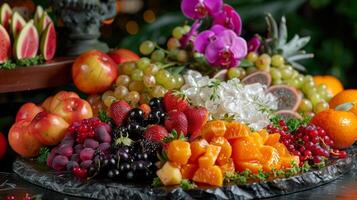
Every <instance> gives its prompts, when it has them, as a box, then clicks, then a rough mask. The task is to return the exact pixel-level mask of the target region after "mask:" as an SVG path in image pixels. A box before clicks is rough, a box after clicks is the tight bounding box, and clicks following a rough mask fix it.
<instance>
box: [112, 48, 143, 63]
mask: <svg viewBox="0 0 357 200" xmlns="http://www.w3.org/2000/svg"><path fill="white" fill-rule="evenodd" d="M108 56H109V57H111V58H112V59H113V61H114V62H115V63H116V64H118V65H120V64H122V63H125V62H130V61H137V60H139V59H140V57H139V56H138V55H137V54H136V53H134V52H132V51H130V50H129V49H116V50H114V51H111V52H109V53H108Z"/></svg>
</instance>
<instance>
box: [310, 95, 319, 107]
mask: <svg viewBox="0 0 357 200" xmlns="http://www.w3.org/2000/svg"><path fill="white" fill-rule="evenodd" d="M309 98H310V100H311V103H312V105H314V106H316V105H317V104H318V103H319V102H320V101H321V97H320V95H319V94H317V93H315V94H312V95H310V96H309Z"/></svg>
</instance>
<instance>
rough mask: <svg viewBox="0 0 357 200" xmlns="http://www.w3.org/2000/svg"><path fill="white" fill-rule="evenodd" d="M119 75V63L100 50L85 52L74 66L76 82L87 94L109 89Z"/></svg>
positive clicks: (73, 71) (73, 73) (73, 76)
mask: <svg viewBox="0 0 357 200" xmlns="http://www.w3.org/2000/svg"><path fill="white" fill-rule="evenodd" d="M117 76H118V67H117V64H116V63H115V62H114V61H113V60H112V59H111V58H110V57H109V56H108V55H107V54H105V53H103V52H101V51H98V50H91V51H87V52H85V53H83V54H82V55H80V56H79V57H78V58H77V59H76V60H75V61H74V64H73V66H72V78H73V82H74V84H75V85H76V86H77V88H78V89H79V90H80V91H82V92H84V93H87V94H96V93H101V92H104V91H106V90H108V89H109V88H110V87H111V85H112V83H113V82H114V81H115V79H116V78H117Z"/></svg>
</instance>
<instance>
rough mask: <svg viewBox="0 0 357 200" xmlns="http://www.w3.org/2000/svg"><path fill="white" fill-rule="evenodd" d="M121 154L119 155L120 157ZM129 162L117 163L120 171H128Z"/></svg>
mask: <svg viewBox="0 0 357 200" xmlns="http://www.w3.org/2000/svg"><path fill="white" fill-rule="evenodd" d="M121 157H122V156H120V158H121ZM130 168H131V167H130V164H129V163H121V164H120V165H119V170H120V171H122V172H126V171H129V170H130Z"/></svg>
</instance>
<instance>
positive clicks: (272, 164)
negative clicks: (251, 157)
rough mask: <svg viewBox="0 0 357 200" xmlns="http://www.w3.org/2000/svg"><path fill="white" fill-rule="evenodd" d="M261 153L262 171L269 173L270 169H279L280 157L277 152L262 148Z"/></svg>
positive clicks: (272, 149)
mask: <svg viewBox="0 0 357 200" xmlns="http://www.w3.org/2000/svg"><path fill="white" fill-rule="evenodd" d="M260 152H261V153H262V155H263V156H262V160H261V163H262V165H263V170H264V171H268V172H270V171H271V170H272V169H280V168H281V163H280V156H279V153H278V151H277V150H276V149H275V148H274V147H271V146H263V147H261V148H260Z"/></svg>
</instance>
